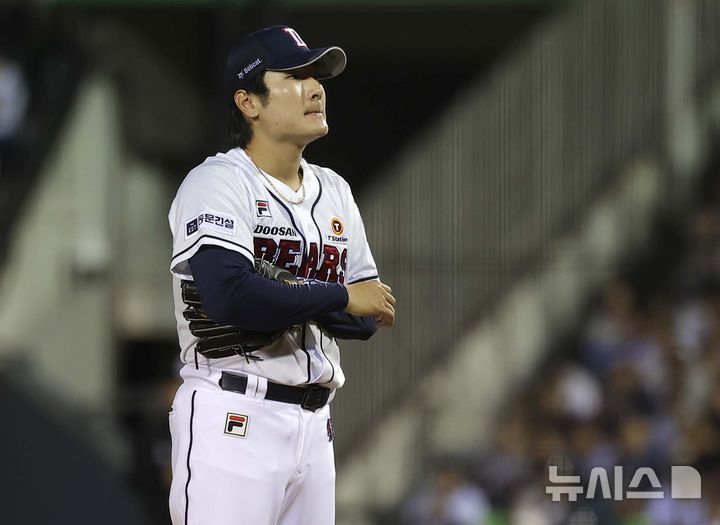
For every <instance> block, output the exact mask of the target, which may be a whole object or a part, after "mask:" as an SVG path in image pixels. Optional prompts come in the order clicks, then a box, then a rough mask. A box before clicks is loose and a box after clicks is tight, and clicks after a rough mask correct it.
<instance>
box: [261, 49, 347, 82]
mask: <svg viewBox="0 0 720 525" xmlns="http://www.w3.org/2000/svg"><path fill="white" fill-rule="evenodd" d="M346 64H347V56H346V55H345V51H343V50H342V49H341V48H339V47H336V46H331V47H323V48H319V49H307V50H305V51H299V52H298V53H295V54H293V55H290V56H289V57H287V58H284V59H283V60H281V61H279V62H276V63H275V64H273V65H272V66H270V67H268V68H267V70H268V71H292V70H293V69H300V68H303V67H307V66H313V69H314V71H315V76H316V77H317V78H319V79H324V78H332V77H335V76H337V75H339V74H340V73H342V72H343V70H344V69H345V65H346Z"/></svg>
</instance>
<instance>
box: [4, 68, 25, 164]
mask: <svg viewBox="0 0 720 525" xmlns="http://www.w3.org/2000/svg"><path fill="white" fill-rule="evenodd" d="M28 99H29V93H28V88H27V85H26V83H25V77H24V76H23V72H22V70H21V69H20V66H19V65H18V64H17V63H15V62H13V61H12V60H10V59H9V58H6V57H3V56H2V55H0V169H2V163H3V162H6V161H7V159H8V158H10V157H11V156H12V154H13V149H14V143H15V138H16V136H17V133H18V131H19V130H20V127H21V126H22V123H23V118H24V116H25V109H26V108H27V104H28ZM0 173H2V172H1V171H0Z"/></svg>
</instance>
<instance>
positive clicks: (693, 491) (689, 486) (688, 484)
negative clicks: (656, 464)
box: [545, 465, 702, 501]
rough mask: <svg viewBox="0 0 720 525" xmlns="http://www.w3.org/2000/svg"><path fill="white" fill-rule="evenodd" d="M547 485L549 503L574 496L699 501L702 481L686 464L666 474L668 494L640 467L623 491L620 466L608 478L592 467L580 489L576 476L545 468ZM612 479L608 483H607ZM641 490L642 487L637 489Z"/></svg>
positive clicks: (647, 469)
mask: <svg viewBox="0 0 720 525" xmlns="http://www.w3.org/2000/svg"><path fill="white" fill-rule="evenodd" d="M548 470H549V472H548V477H549V484H548V485H546V486H545V493H546V494H550V495H552V500H553V501H562V500H563V496H565V497H566V498H567V501H577V500H578V496H584V498H585V499H586V500H593V499H606V500H610V499H614V500H615V501H622V500H624V499H663V498H665V497H666V496H670V498H671V499H700V498H701V493H702V480H701V478H700V473H699V472H698V471H697V470H695V469H694V468H693V467H690V466H687V465H674V466H672V468H671V473H670V478H669V482H670V487H669V489H670V490H669V494H666V492H667V488H668V487H665V488H663V486H662V484H661V483H660V478H658V475H657V474H656V473H655V471H654V470H653V469H652V468H650V467H640V468H638V469H637V470H635V472H634V473H633V476H632V478H631V479H630V483H629V484H628V487H627V490H624V487H623V479H624V478H623V467H622V466H615V467H613V470H612V476H609V475H608V472H607V470H606V469H605V468H604V467H595V468H593V469H592V470H591V471H590V475H589V478H588V481H587V485H586V486H583V484H582V483H581V482H580V476H564V475H560V474H558V466H557V465H549V466H548ZM611 479H612V483H611V481H610V480H611ZM641 487H642V488H641Z"/></svg>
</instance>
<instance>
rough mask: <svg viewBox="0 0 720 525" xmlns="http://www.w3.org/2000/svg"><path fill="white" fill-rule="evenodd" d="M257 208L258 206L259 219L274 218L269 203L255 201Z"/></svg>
mask: <svg viewBox="0 0 720 525" xmlns="http://www.w3.org/2000/svg"><path fill="white" fill-rule="evenodd" d="M255 206H257V216H258V217H272V214H271V213H270V206H269V205H268V201H255Z"/></svg>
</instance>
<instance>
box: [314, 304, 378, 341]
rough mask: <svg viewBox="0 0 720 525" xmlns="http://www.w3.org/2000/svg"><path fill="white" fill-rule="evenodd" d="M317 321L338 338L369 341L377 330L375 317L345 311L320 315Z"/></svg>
mask: <svg viewBox="0 0 720 525" xmlns="http://www.w3.org/2000/svg"><path fill="white" fill-rule="evenodd" d="M316 321H317V323H318V324H319V325H320V326H322V327H323V328H324V329H325V330H326V331H328V332H330V333H331V334H332V335H333V337H336V338H338V339H359V340H360V341H367V340H368V339H370V337H372V335H373V334H374V333H375V332H376V331H377V323H376V322H375V318H374V317H372V316H359V315H353V314H350V313H348V312H345V311H338V312H332V313H329V314H327V315H324V316H322V317H318V318H317V319H316Z"/></svg>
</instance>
